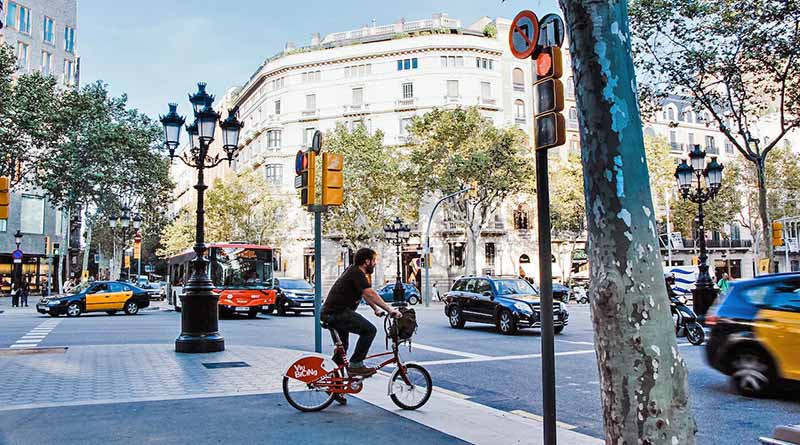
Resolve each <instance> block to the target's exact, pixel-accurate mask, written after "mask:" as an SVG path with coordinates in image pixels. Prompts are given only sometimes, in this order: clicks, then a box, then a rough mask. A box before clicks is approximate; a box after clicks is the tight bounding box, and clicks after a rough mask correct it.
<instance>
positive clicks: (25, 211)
mask: <svg viewBox="0 0 800 445" xmlns="http://www.w3.org/2000/svg"><path fill="white" fill-rule="evenodd" d="M77 9H78V6H77V1H76V0H19V1H17V0H3V12H2V21H3V27H2V29H0V43H4V44H8V45H10V46H11V47H12V48H13V49H14V51H15V53H16V55H17V66H18V69H17V75H21V74H25V73H32V72H35V71H39V72H41V73H42V74H44V75H50V76H53V77H55V78H56V80H57V81H58V83H59V84H60V85H61V86H62V87H63V88H76V87H77V86H78V83H79V79H80V69H79V66H80V58H79V57H78V53H77V23H78V20H77ZM19 190H21V191H19ZM9 210H10V212H9V218H8V219H7V220H0V281H1V282H4V283H6V285H5V286H3V287H2V289H3V290H4V291H8V290H9V287H8V284H10V282H11V278H12V271H13V267H14V265H13V262H12V258H11V253H12V252H13V251H14V250H15V249H16V243H15V237H14V235H15V234H16V233H17V231H19V232H20V233H21V234H22V243H21V245H20V250H22V251H23V253H24V256H23V259H22V274H23V278H24V279H26V280H28V281H29V282H30V285H31V288H32V291H33V292H39V291H41V289H42V287H43V286H42V285H43V284H44V282H45V281H46V279H47V276H48V269H50V272H51V274H50V276H51V278H50V280H51V281H50V283H56V282H57V279H56V278H55V276H56V273H57V272H58V266H57V265H56V263H58V261H57V259H51V260H50V262H51V263H53V264H52V266H48V260H47V258H46V243H45V238H46V237H48V238H49V240H50V242H51V243H53V244H58V245H59V247H60V250H61V253H62V255H63V254H64V253H66V240H67V232H68V230H67V227H71V225H72V224H70V221H68V219H70V218H69V217H68V215H66V213H65V212H62V211H60V210H58V209H56V208H54V207H52V206H51V205H50V204H49V202H48V200H47V197H46V196H45V195H44V193H41V192H40V191H37V190H35V189H26V187H24V185H20V186H19V187H17V191H14V192H13V193H12V194H11V206H10V209H9ZM71 219H73V221H74V222H75V223H77V220H76V219H75V218H74V215H73V218H71ZM75 235H78V231H76V232H75ZM73 238H74V239H73V241H74V243H73V245H74V247H75V249H76V252H77V247H78V244H79V243H78V240H77V239H75V238H77V236H75V237H73ZM71 258H72V260H73V261H77V258H76V257H75V256H72V257H71ZM62 269H63V267H62Z"/></svg>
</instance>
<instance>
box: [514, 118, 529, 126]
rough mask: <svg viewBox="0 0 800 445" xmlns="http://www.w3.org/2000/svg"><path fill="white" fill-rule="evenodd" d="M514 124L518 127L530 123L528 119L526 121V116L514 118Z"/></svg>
mask: <svg viewBox="0 0 800 445" xmlns="http://www.w3.org/2000/svg"><path fill="white" fill-rule="evenodd" d="M514 123H516V124H518V125H522V124H526V123H528V119H526V118H525V116H514Z"/></svg>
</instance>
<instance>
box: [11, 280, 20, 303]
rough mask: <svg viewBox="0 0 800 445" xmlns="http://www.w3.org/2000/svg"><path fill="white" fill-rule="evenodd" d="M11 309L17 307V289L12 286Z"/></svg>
mask: <svg viewBox="0 0 800 445" xmlns="http://www.w3.org/2000/svg"><path fill="white" fill-rule="evenodd" d="M11 307H19V289H17V286H16V285H14V284H12V285H11Z"/></svg>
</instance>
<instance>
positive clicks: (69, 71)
mask: <svg viewBox="0 0 800 445" xmlns="http://www.w3.org/2000/svg"><path fill="white" fill-rule="evenodd" d="M74 70H75V62H73V61H71V60H69V59H67V60H64V85H72V83H73V78H74V77H73V76H74V74H75V73H74V72H73V71H74Z"/></svg>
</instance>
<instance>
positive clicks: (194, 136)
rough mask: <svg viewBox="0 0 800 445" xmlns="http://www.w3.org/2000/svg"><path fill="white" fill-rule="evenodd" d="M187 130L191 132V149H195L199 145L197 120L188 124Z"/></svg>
mask: <svg viewBox="0 0 800 445" xmlns="http://www.w3.org/2000/svg"><path fill="white" fill-rule="evenodd" d="M186 132H187V133H189V149H190V150H194V149H195V147H197V121H196V120H195V121H194V122H192V123H191V124H189V125H187V126H186Z"/></svg>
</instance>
